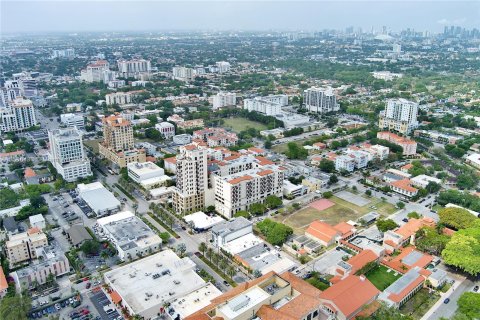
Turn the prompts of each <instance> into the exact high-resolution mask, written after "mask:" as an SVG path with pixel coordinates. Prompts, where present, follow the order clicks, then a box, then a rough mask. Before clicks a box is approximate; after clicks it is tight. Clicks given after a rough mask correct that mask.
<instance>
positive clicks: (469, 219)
mask: <svg viewBox="0 0 480 320" xmlns="http://www.w3.org/2000/svg"><path fill="white" fill-rule="evenodd" d="M438 216H439V217H440V223H443V224H444V225H446V226H448V227H452V228H454V229H456V230H459V229H465V228H468V227H470V226H472V225H473V223H474V222H475V220H477V218H476V217H475V216H474V215H473V214H471V213H470V212H469V211H467V210H465V209H461V208H444V209H441V210H440V211H438Z"/></svg>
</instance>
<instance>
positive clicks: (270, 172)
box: [257, 169, 273, 177]
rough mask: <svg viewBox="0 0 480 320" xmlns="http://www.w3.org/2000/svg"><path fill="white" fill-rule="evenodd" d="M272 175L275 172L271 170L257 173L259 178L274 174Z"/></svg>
mask: <svg viewBox="0 0 480 320" xmlns="http://www.w3.org/2000/svg"><path fill="white" fill-rule="evenodd" d="M272 173H273V171H272V170H270V169H267V170H263V171H260V172H257V174H258V175H259V176H261V177H263V176H266V175H269V174H272Z"/></svg>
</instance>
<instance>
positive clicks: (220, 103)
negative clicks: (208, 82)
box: [213, 92, 237, 109]
mask: <svg viewBox="0 0 480 320" xmlns="http://www.w3.org/2000/svg"><path fill="white" fill-rule="evenodd" d="M236 104H237V95H236V93H235V92H219V93H217V94H216V95H214V96H213V109H220V108H223V107H230V106H235V105H236Z"/></svg>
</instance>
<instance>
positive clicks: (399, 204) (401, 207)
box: [396, 201, 405, 209]
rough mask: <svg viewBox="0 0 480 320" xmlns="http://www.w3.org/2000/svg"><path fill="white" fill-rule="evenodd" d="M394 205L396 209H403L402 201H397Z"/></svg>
mask: <svg viewBox="0 0 480 320" xmlns="http://www.w3.org/2000/svg"><path fill="white" fill-rule="evenodd" d="M396 205H397V208H398V209H403V208H405V203H403V202H402V201H398V202H397V204H396Z"/></svg>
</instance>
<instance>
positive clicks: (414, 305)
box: [400, 288, 440, 319]
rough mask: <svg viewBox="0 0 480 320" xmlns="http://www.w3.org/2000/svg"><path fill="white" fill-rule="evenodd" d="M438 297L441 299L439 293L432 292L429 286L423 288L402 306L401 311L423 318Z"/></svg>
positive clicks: (414, 317) (415, 317)
mask: <svg viewBox="0 0 480 320" xmlns="http://www.w3.org/2000/svg"><path fill="white" fill-rule="evenodd" d="M438 299H440V296H439V295H438V294H431V293H429V291H428V289H427V288H422V289H420V291H418V292H417V293H416V294H415V295H414V296H413V297H412V298H411V299H410V300H408V301H407V302H406V303H405V304H404V305H403V306H401V307H400V312H401V313H403V314H404V315H409V316H411V317H413V319H421V318H422V317H423V315H424V314H425V313H426V312H427V311H428V310H429V309H430V308H431V307H432V306H433V305H434V304H435V302H437V301H438Z"/></svg>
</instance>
